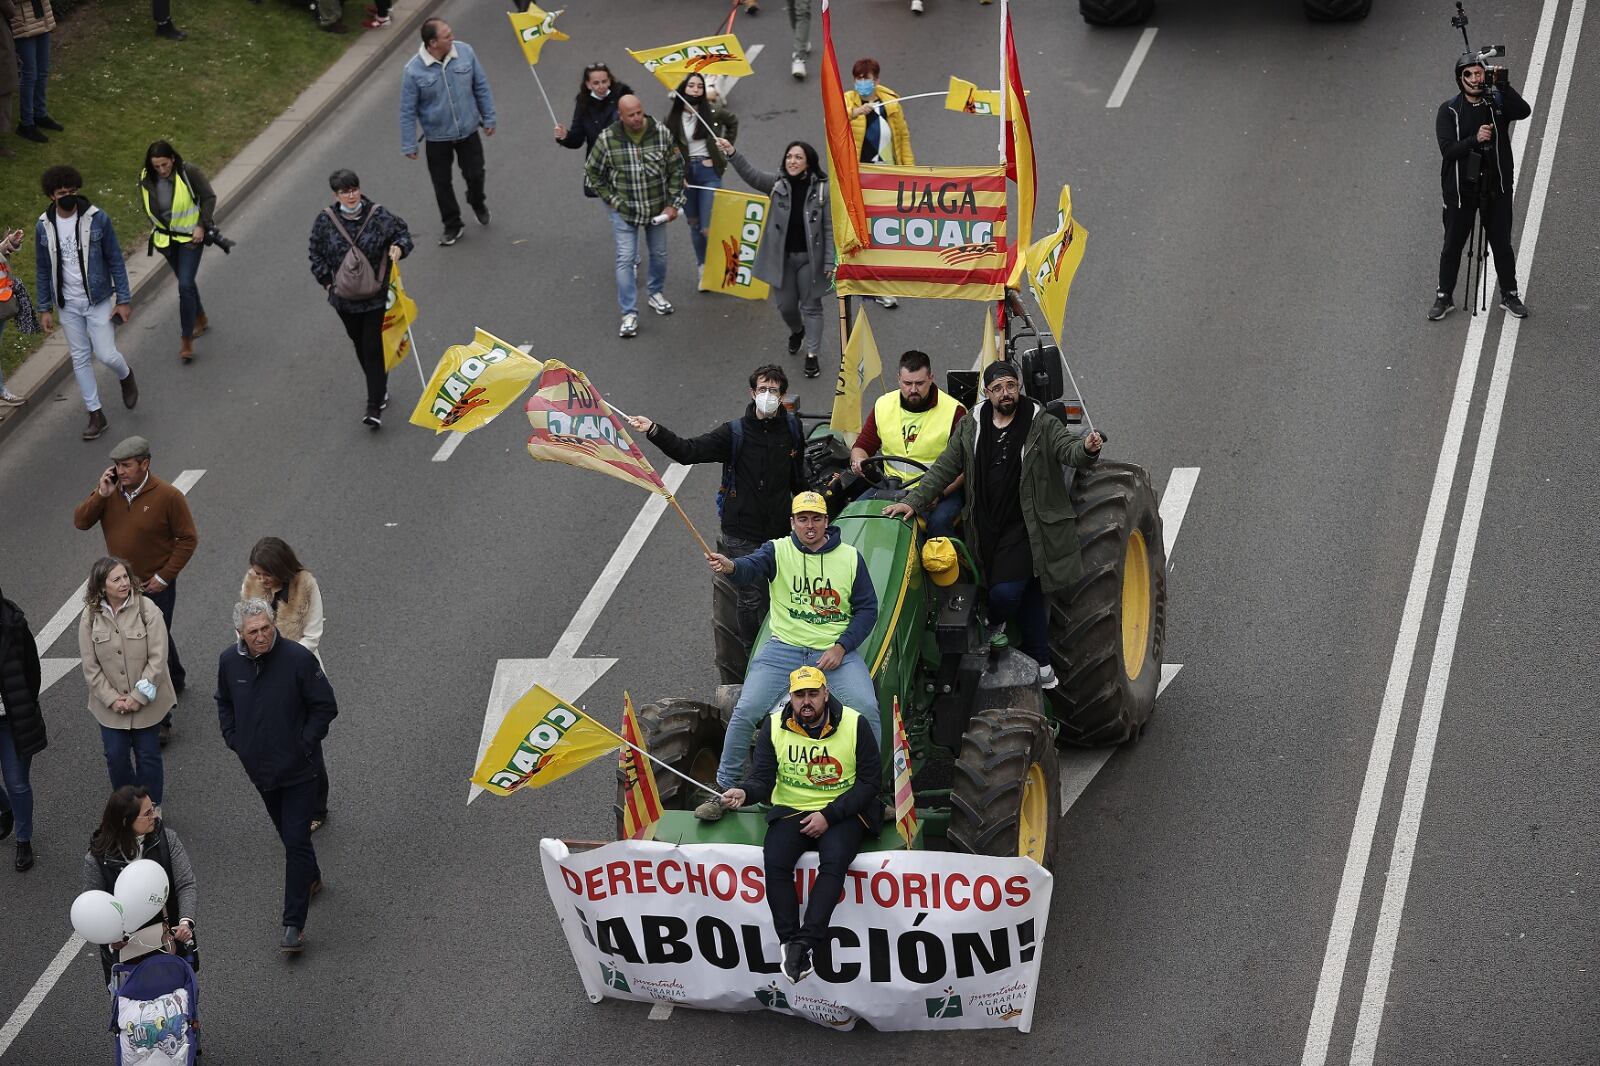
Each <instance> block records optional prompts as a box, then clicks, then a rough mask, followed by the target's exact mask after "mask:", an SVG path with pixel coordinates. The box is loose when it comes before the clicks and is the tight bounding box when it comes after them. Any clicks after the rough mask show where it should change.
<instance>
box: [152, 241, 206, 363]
mask: <svg viewBox="0 0 1600 1066" xmlns="http://www.w3.org/2000/svg"><path fill="white" fill-rule="evenodd" d="M204 251H205V245H203V244H200V243H199V242H198V241H188V242H187V243H184V244H169V245H167V246H166V247H165V248H163V249H161V256H162V258H164V259H165V260H166V261H167V265H168V266H170V267H172V272H173V273H174V274H176V275H177V276H178V325H179V327H180V328H181V329H182V331H183V332H182V336H183V339H184V340H188V339H189V338H190V337H193V336H194V320H195V319H196V318H198V317H200V316H201V315H203V314H205V313H206V309H205V308H204V307H203V306H201V304H200V286H199V285H197V284H196V283H195V275H196V274H198V273H200V254H201V253H202V252H204Z"/></svg>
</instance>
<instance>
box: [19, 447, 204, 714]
mask: <svg viewBox="0 0 1600 1066" xmlns="http://www.w3.org/2000/svg"><path fill="white" fill-rule="evenodd" d="M204 474H205V471H204V470H185V471H184V472H183V473H181V474H179V475H178V476H177V477H175V478H173V479H172V487H173V488H175V489H177V490H178V491H179V492H181V493H183V494H184V495H185V496H187V495H188V494H189V490H190V489H192V488H194V486H195V482H197V481H199V480H200V478H201V477H202V476H203V475H204ZM88 591H89V582H88V581H83V582H80V583H79V585H78V587H77V588H76V589H74V590H73V592H72V595H71V596H68V597H67V602H66V603H63V604H62V605H61V609H60V610H58V611H57V612H56V613H55V614H54V615H52V616H51V617H50V621H48V622H46V623H45V624H44V628H43V629H41V630H39V635H38V637H37V643H38V645H39V651H40V653H43V652H47V651H49V650H50V649H51V648H52V647H54V645H55V642H56V641H58V640H60V639H61V635H62V634H63V633H65V632H66V631H67V627H68V626H76V625H77V622H78V617H79V616H80V615H82V614H83V596H84V593H86V592H88ZM79 665H80V663H79V661H78V659H77V658H76V657H73V658H70V659H40V660H39V670H40V673H41V675H42V676H41V677H40V679H39V691H40V692H41V693H43V692H46V691H48V690H49V688H50V686H51V685H53V684H55V683H56V682H57V681H60V680H61V679H62V678H63V677H66V676H67V675H68V674H69V673H71V672H72V671H73V670H75V669H77V668H78V666H79Z"/></svg>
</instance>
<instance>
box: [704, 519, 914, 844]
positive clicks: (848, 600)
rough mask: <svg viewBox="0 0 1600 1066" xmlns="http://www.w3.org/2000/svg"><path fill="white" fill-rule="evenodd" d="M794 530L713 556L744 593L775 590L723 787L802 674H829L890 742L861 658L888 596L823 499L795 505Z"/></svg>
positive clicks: (712, 805) (722, 769) (710, 806)
mask: <svg viewBox="0 0 1600 1066" xmlns="http://www.w3.org/2000/svg"><path fill="white" fill-rule="evenodd" d="M789 527H790V528H791V529H792V530H793V532H792V533H791V534H790V535H789V536H787V537H784V538H782V539H780V540H769V541H767V543H765V544H763V545H762V546H761V547H759V548H757V549H756V550H755V551H753V552H751V553H750V554H749V555H744V556H740V557H739V558H738V559H730V558H728V557H727V556H726V555H720V554H718V553H716V552H712V553H711V554H710V555H709V556H707V557H706V558H707V561H708V562H709V563H710V564H711V569H712V572H713V573H717V574H721V575H723V576H724V577H727V578H729V579H730V580H731V581H732V582H733V583H734V584H735V585H752V584H755V583H756V582H758V581H765V582H767V583H768V586H769V589H770V593H771V595H770V599H771V603H772V605H771V607H770V609H769V612H768V615H767V618H768V620H769V622H770V624H771V627H772V631H771V635H770V636H769V637H768V638H767V641H766V643H765V644H762V645H761V647H760V648H759V649H758V650H757V651H756V653H755V655H754V656H752V657H751V659H750V666H749V669H747V670H746V671H745V675H744V691H742V692H741V693H740V694H739V702H738V703H737V704H736V705H735V706H734V708H733V718H732V720H730V721H729V722H728V732H727V735H726V736H725V737H724V738H723V741H722V762H721V764H720V765H718V767H717V784H718V785H719V786H721V787H722V788H732V787H733V786H734V785H735V784H737V783H738V782H739V779H740V777H741V776H742V775H743V772H744V764H745V757H746V755H747V754H748V753H749V751H750V735H751V734H752V733H754V732H755V729H756V725H757V724H758V723H759V722H760V721H761V719H762V718H763V717H764V716H765V715H766V714H767V713H768V712H769V711H771V710H772V709H773V707H774V706H775V705H776V704H777V703H778V701H779V700H780V699H782V698H783V693H784V685H785V680H786V679H787V678H788V677H789V675H790V674H791V673H792V672H793V671H795V670H798V669H799V668H800V667H802V666H815V667H817V668H818V669H820V670H821V671H822V672H823V673H824V674H827V675H828V677H829V680H830V683H831V684H832V685H833V687H834V690H835V691H836V692H838V694H839V698H840V699H842V700H844V701H845V702H846V703H848V704H849V705H850V706H852V707H854V708H856V709H857V710H858V711H860V712H861V713H862V715H864V716H865V717H866V719H867V725H868V727H869V728H870V730H871V732H872V736H873V739H874V740H875V741H878V742H880V743H881V739H882V736H883V733H882V730H883V723H882V722H880V721H879V719H878V694H877V692H876V690H874V689H873V687H872V674H871V672H870V671H868V670H867V664H866V663H864V662H862V661H861V656H860V655H859V654H857V652H856V648H858V647H859V646H860V645H861V643H862V641H864V640H866V639H867V637H869V636H871V635H872V627H873V626H874V625H876V624H877V621H878V594H877V592H876V591H874V590H873V587H872V575H871V574H869V573H868V572H867V563H866V560H865V559H863V558H862V557H861V553H860V552H858V551H856V550H855V549H854V548H853V547H851V546H850V545H848V544H845V543H842V542H841V541H840V539H839V530H838V528H837V527H835V526H831V525H829V524H828V505H827V503H826V502H825V501H824V500H823V499H822V497H821V495H819V494H818V493H815V492H802V493H800V495H798V496H796V497H795V498H794V502H793V503H792V504H791V505H790V507H789ZM722 810H723V808H722V805H721V804H719V803H718V802H717V801H716V800H707V801H706V802H704V803H702V804H701V805H700V806H699V807H697V808H695V812H694V813H695V815H696V816H697V817H699V818H703V819H705V820H706V821H715V820H716V819H718V818H721V817H722Z"/></svg>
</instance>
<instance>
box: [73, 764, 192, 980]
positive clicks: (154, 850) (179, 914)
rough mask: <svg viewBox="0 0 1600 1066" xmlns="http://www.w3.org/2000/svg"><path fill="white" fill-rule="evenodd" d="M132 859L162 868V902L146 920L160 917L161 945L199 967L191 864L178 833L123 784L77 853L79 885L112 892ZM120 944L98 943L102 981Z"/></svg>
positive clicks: (137, 790) (145, 796) (143, 795)
mask: <svg viewBox="0 0 1600 1066" xmlns="http://www.w3.org/2000/svg"><path fill="white" fill-rule="evenodd" d="M135 859H149V860H151V861H152V862H158V863H160V864H161V868H162V869H163V870H165V871H166V872H167V886H168V887H167V902H166V905H165V906H163V907H162V909H161V913H160V914H157V915H156V917H155V918H152V919H150V921H151V923H152V924H153V923H154V922H156V921H158V920H159V921H160V922H161V925H162V939H163V941H164V942H167V943H169V944H170V947H168V948H166V950H169V951H171V952H172V953H173V954H175V955H181V956H183V957H184V958H186V959H188V960H189V965H190V966H193V967H194V968H195V969H199V959H198V956H197V955H196V953H195V941H194V913H195V905H196V903H197V901H198V893H197V892H196V891H195V881H194V865H193V864H192V863H191V862H190V861H189V853H188V851H186V850H185V849H184V846H183V841H181V840H179V839H178V834H177V833H176V832H174V831H173V830H172V829H170V828H168V827H167V826H166V825H164V824H162V821H161V812H160V811H158V810H157V809H156V805H155V804H154V803H153V802H151V799H150V794H149V793H148V792H146V791H145V790H144V789H143V788H141V787H140V786H138V785H123V786H122V787H121V788H119V789H117V790H116V791H115V792H113V793H111V799H110V800H109V801H108V802H107V803H106V809H105V813H103V814H102V815H101V816H100V828H99V829H96V830H95V833H94V836H93V837H91V838H90V839H89V851H88V853H87V854H86V855H84V857H83V890H84V891H85V892H88V891H90V890H92V889H99V890H100V891H102V892H112V893H115V892H116V888H117V877H118V875H120V874H121V873H122V871H123V870H124V869H125V868H126V867H127V865H128V864H129V863H130V862H133V861H134V860H135ZM126 943H127V941H125V940H124V941H119V942H117V943H115V944H105V945H102V946H101V948H100V968H101V970H103V971H104V972H105V975H106V983H107V984H108V985H109V984H110V983H111V963H112V962H113V961H114V959H113V957H112V953H113V952H114V951H117V950H120V949H121V948H122V946H123V945H124V944H126Z"/></svg>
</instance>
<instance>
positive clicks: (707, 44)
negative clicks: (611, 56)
mask: <svg viewBox="0 0 1600 1066" xmlns="http://www.w3.org/2000/svg"><path fill="white" fill-rule="evenodd" d="M628 54H629V55H630V56H632V57H633V58H635V59H637V60H638V61H639V62H641V63H643V64H644V69H646V70H648V71H649V72H650V73H652V74H654V75H655V76H656V79H657V80H658V81H660V82H661V84H663V85H665V86H666V87H667V88H669V89H676V88H677V87H678V83H679V82H680V81H682V80H683V79H684V78H685V77H687V76H688V75H690V74H731V75H733V76H734V77H742V76H744V75H746V74H754V73H755V68H753V67H752V66H750V61H749V60H748V59H746V58H745V55H744V49H743V48H742V47H740V45H739V38H737V37H735V36H734V35H733V34H731V33H724V34H719V35H718V36H716V37H697V38H695V39H694V40H692V41H683V42H681V43H679V44H669V45H667V46H666V47H665V48H643V49H640V50H639V51H634V50H633V49H632V48H630V49H628Z"/></svg>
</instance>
